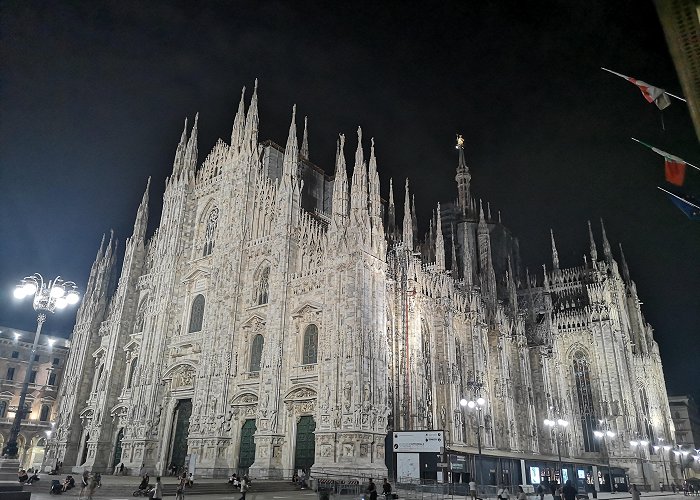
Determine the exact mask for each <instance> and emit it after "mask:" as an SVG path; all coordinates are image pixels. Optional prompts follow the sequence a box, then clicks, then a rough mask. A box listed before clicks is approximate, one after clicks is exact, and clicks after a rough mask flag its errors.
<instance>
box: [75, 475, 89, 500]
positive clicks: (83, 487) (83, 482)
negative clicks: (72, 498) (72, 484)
mask: <svg viewBox="0 0 700 500" xmlns="http://www.w3.org/2000/svg"><path fill="white" fill-rule="evenodd" d="M89 484H90V472H89V471H86V470H84V471H83V475H82V476H81V478H80V493H79V494H78V498H79V499H80V498H83V495H85V493H86V492H87V487H88V485H89Z"/></svg>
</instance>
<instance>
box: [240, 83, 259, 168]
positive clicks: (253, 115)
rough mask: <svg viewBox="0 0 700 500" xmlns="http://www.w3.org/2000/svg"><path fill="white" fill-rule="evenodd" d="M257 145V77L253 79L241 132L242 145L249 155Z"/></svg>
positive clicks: (254, 150)
mask: <svg viewBox="0 0 700 500" xmlns="http://www.w3.org/2000/svg"><path fill="white" fill-rule="evenodd" d="M257 147H258V79H257V78H256V79H255V86H254V87H253V96H252V97H251V98H250V106H248V113H247V114H246V117H245V130H244V132H243V147H242V150H244V151H246V152H247V153H248V154H249V155H252V154H255V152H256V149H257Z"/></svg>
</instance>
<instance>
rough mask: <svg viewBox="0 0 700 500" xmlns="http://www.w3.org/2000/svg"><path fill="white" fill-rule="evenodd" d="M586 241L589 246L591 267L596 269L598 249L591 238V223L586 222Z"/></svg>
mask: <svg viewBox="0 0 700 500" xmlns="http://www.w3.org/2000/svg"><path fill="white" fill-rule="evenodd" d="M588 239H589V241H590V244H591V265H592V266H593V267H596V263H597V262H598V249H597V248H596V246H595V239H594V238H593V229H591V221H588Z"/></svg>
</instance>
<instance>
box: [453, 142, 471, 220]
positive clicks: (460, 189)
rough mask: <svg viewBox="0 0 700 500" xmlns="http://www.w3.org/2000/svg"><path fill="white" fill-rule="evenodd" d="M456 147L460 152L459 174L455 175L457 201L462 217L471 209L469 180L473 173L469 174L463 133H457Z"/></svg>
mask: <svg viewBox="0 0 700 500" xmlns="http://www.w3.org/2000/svg"><path fill="white" fill-rule="evenodd" d="M456 148H457V151H458V153H459V159H458V162H457V175H456V176H455V181H457V203H458V205H459V209H460V211H461V212H462V217H466V216H467V210H468V209H469V181H470V180H471V175H470V174H469V168H468V167H467V163H466V161H464V138H463V137H462V136H461V135H457V146H456Z"/></svg>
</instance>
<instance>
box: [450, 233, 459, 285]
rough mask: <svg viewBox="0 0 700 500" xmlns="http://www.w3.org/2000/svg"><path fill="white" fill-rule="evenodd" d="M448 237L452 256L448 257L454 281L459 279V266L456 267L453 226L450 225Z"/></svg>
mask: <svg viewBox="0 0 700 500" xmlns="http://www.w3.org/2000/svg"><path fill="white" fill-rule="evenodd" d="M450 237H451V241H452V245H451V246H452V255H451V256H450V258H451V262H450V270H451V271H452V277H453V278H454V279H458V278H459V266H458V265H457V245H456V244H455V225H454V224H450Z"/></svg>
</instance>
